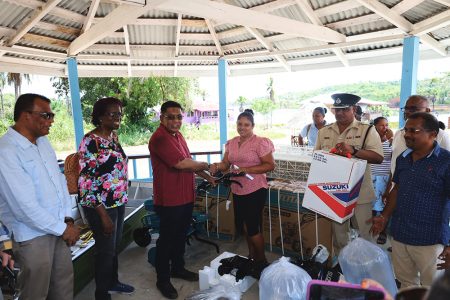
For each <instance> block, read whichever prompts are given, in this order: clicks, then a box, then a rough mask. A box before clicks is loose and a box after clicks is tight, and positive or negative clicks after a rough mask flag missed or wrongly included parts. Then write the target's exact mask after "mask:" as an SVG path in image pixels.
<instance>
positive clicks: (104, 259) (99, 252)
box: [84, 205, 125, 300]
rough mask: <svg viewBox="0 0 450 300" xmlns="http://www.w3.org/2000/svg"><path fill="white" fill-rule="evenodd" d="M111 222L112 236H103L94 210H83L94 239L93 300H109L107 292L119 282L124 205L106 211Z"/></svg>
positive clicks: (100, 223) (100, 224) (109, 296)
mask: <svg viewBox="0 0 450 300" xmlns="http://www.w3.org/2000/svg"><path fill="white" fill-rule="evenodd" d="M106 211H107V213H108V215H109V217H110V218H111V220H112V222H113V223H114V231H113V233H112V235H110V236H106V235H104V234H103V226H102V222H101V219H100V217H99V215H98V213H97V212H96V211H95V208H86V207H85V208H84V213H85V215H86V218H87V219H88V222H89V226H90V227H91V229H92V232H93V233H94V239H95V249H96V252H95V286H96V288H95V299H96V300H110V299H111V295H109V294H108V290H109V289H110V288H112V287H114V286H115V285H116V284H117V283H118V282H119V274H118V269H119V263H118V257H117V256H118V247H119V244H120V241H121V240H122V231H123V220H124V217H125V205H121V206H118V207H115V208H109V209H107V210H106Z"/></svg>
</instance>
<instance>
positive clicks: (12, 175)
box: [0, 128, 71, 242]
mask: <svg viewBox="0 0 450 300" xmlns="http://www.w3.org/2000/svg"><path fill="white" fill-rule="evenodd" d="M66 216H67V217H70V216H71V200H70V196H69V192H68V190H67V183H66V179H65V177H64V175H63V174H62V173H61V171H60V169H59V167H58V162H57V159H56V154H55V151H54V150H53V148H52V147H51V145H50V143H49V141H48V139H47V137H40V138H38V139H37V141H36V145H35V144H33V143H31V142H30V141H29V140H28V139H27V138H25V137H24V136H23V135H21V134H20V133H18V132H17V131H15V130H14V129H13V128H9V129H8V131H7V132H6V133H5V135H3V136H2V137H1V138H0V220H2V222H3V223H4V224H5V225H6V227H8V229H9V230H10V231H11V232H12V236H13V238H14V240H15V241H16V242H23V241H27V240H31V239H33V238H35V237H38V236H43V235H46V234H51V235H56V236H60V235H62V234H63V232H64V230H65V229H66V224H65V223H64V218H65V217H66Z"/></svg>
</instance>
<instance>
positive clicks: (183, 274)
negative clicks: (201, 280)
mask: <svg viewBox="0 0 450 300" xmlns="http://www.w3.org/2000/svg"><path fill="white" fill-rule="evenodd" d="M170 277H172V278H180V279H184V280H187V281H198V274H197V273H194V272H191V271H188V270H186V269H184V268H183V269H181V270H177V271H172V273H171V274H170Z"/></svg>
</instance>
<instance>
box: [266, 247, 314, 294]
mask: <svg viewBox="0 0 450 300" xmlns="http://www.w3.org/2000/svg"><path fill="white" fill-rule="evenodd" d="M310 281H311V276H309V274H308V273H306V271H305V270H303V269H302V268H300V267H298V266H296V265H294V264H292V263H290V262H289V259H288V258H286V257H284V256H283V257H281V258H280V259H279V260H277V261H275V262H273V263H272V264H271V265H270V266H268V267H267V268H265V269H264V271H263V272H262V274H261V278H260V279H259V299H260V300H305V299H306V291H307V286H308V282H310Z"/></svg>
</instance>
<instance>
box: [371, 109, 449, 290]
mask: <svg viewBox="0 0 450 300" xmlns="http://www.w3.org/2000/svg"><path fill="white" fill-rule="evenodd" d="M404 132H405V142H406V146H407V147H408V149H407V150H405V151H404V152H403V153H402V154H401V155H399V157H398V158H397V163H396V168H395V172H394V177H393V181H394V182H395V186H394V188H393V189H392V191H391V193H390V194H389V196H388V199H387V203H386V207H385V208H384V210H383V212H382V214H381V215H380V216H378V217H374V218H373V226H372V232H373V234H374V235H376V234H378V233H379V232H380V231H382V230H383V229H384V227H385V226H386V224H387V220H388V219H389V217H392V224H391V233H392V237H393V240H392V263H393V266H394V271H395V275H396V277H397V279H398V280H399V281H400V282H401V286H402V287H407V286H412V285H420V284H422V285H424V286H430V285H431V283H432V281H433V279H434V278H435V277H436V276H438V275H440V274H441V273H442V271H438V268H437V264H438V256H439V255H440V254H441V253H442V252H443V250H444V249H445V248H446V247H447V246H448V241H449V239H450V230H449V215H450V214H449V212H450V152H449V151H447V150H445V149H443V148H441V147H440V146H439V144H438V143H437V142H436V140H435V139H436V136H437V134H438V132H439V123H438V121H437V120H436V118H435V117H434V116H433V115H431V114H429V113H426V112H418V113H415V114H412V115H411V116H409V118H408V120H407V122H406V125H405V128H404Z"/></svg>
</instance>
